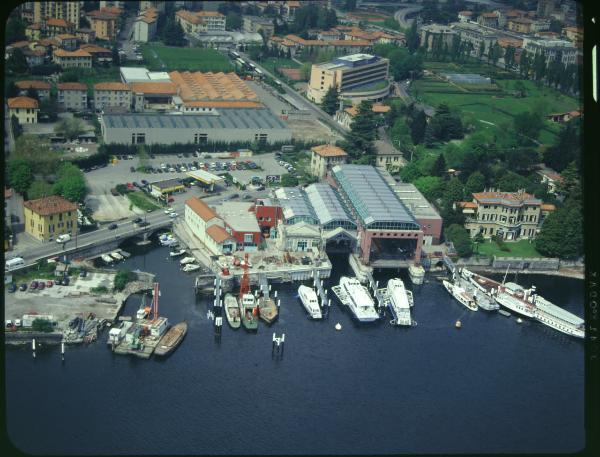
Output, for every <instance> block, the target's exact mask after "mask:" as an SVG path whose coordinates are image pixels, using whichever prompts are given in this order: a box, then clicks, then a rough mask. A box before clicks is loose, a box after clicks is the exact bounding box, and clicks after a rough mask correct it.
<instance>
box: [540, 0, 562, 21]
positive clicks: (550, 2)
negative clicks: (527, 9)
mask: <svg viewBox="0 0 600 457" xmlns="http://www.w3.org/2000/svg"><path fill="white" fill-rule="evenodd" d="M556 4H557V2H556V0H538V2H537V11H536V14H537V15H538V16H540V17H548V16H550V15H551V14H552V13H553V12H554V11H555V10H556V6H557V5H556Z"/></svg>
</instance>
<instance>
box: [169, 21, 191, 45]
mask: <svg viewBox="0 0 600 457" xmlns="http://www.w3.org/2000/svg"><path fill="white" fill-rule="evenodd" d="M163 41H164V43H165V44H166V45H167V46H185V44H186V43H187V41H186V39H185V33H184V31H183V29H182V28H181V25H180V24H179V22H177V21H176V20H175V19H173V18H169V19H167V22H166V24H165V27H164V29H163Z"/></svg>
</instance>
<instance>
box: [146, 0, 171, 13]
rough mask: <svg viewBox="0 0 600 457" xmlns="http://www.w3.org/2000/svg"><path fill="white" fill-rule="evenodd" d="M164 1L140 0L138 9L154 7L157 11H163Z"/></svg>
mask: <svg viewBox="0 0 600 457" xmlns="http://www.w3.org/2000/svg"><path fill="white" fill-rule="evenodd" d="M165 3H166V2H165V1H148V0H140V11H144V10H147V9H149V8H154V9H155V10H157V11H158V12H159V13H164V12H165Z"/></svg>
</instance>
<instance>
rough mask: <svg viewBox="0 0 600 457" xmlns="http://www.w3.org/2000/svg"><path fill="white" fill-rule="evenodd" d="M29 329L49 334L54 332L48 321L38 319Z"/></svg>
mask: <svg viewBox="0 0 600 457" xmlns="http://www.w3.org/2000/svg"><path fill="white" fill-rule="evenodd" d="M31 329H32V330H33V331H34V332H43V333H50V332H52V331H53V330H54V326H53V325H52V322H50V321H49V320H48V319H42V318H39V317H38V318H36V319H34V320H33V322H32V323H31Z"/></svg>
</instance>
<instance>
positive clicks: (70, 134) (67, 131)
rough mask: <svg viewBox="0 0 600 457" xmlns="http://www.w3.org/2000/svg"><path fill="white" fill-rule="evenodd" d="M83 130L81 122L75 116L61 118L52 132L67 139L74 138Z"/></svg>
mask: <svg viewBox="0 0 600 457" xmlns="http://www.w3.org/2000/svg"><path fill="white" fill-rule="evenodd" d="M83 132H84V128H83V123H82V122H81V120H79V119H77V118H76V117H74V118H71V119H63V120H62V121H60V122H59V123H58V124H57V125H56V127H54V133H56V134H57V135H61V136H64V137H65V138H68V139H69V140H74V139H76V138H77V137H78V136H79V135H81V134H82V133H83Z"/></svg>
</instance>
